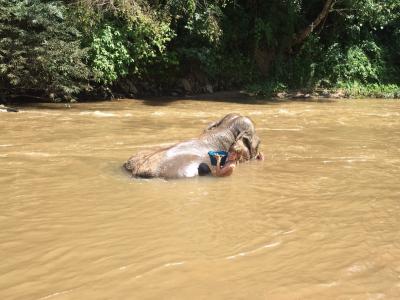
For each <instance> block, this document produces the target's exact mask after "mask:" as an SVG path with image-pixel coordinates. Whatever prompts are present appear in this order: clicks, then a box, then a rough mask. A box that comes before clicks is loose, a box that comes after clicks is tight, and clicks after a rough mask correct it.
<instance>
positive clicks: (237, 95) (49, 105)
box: [13, 91, 337, 110]
mask: <svg viewBox="0 0 400 300" xmlns="http://www.w3.org/2000/svg"><path fill="white" fill-rule="evenodd" d="M119 100H128V101H132V102H135V101H140V102H141V103H142V104H144V105H147V106H155V107H161V106H168V105H171V104H173V103H174V102H178V101H190V100H193V101H205V102H217V103H218V102H221V103H222V102H223V103H236V104H248V105H278V104H282V103H288V102H312V103H332V102H336V101H337V99H330V98H323V99H321V98H283V99H277V98H266V97H262V96H253V95H249V94H246V93H244V92H241V91H225V92H216V93H212V94H198V95H184V96H174V97H173V96H160V97H148V98H134V99H114V100H97V101H93V100H89V101H83V100H82V101H79V102H77V103H64V102H40V101H22V100H20V101H16V102H13V107H15V108H16V109H18V110H20V109H26V108H29V109H31V108H34V109H49V110H60V109H61V110H62V109H65V110H69V109H71V108H73V109H83V108H85V109H89V110H90V109H91V104H92V103H104V104H107V103H110V104H112V103H113V102H119Z"/></svg>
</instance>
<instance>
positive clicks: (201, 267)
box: [0, 100, 400, 300]
mask: <svg viewBox="0 0 400 300" xmlns="http://www.w3.org/2000/svg"><path fill="white" fill-rule="evenodd" d="M150 104H151V105H146V104H143V103H141V102H140V101H119V102H113V103H110V102H108V103H107V102H106V103H96V104H77V105H73V107H72V109H65V108H63V107H62V106H60V108H59V109H55V108H54V107H46V108H41V109H40V108H32V107H31V108H27V109H26V110H23V111H22V112H21V113H18V114H9V113H0V128H1V137H0V165H1V169H0V187H1V198H0V228H1V230H0V254H1V257H2V260H0V299H57V300H58V299H193V298H195V299H399V298H400V235H399V228H400V218H399V209H400V202H399V199H400V187H399V186H400V185H399V183H400V182H399V181H400V180H399V178H400V150H399V149H400V138H399V136H400V121H399V114H400V113H399V112H400V110H399V108H400V103H399V102H398V101H383V100H378V101H374V100H370V101H337V102H327V103H318V102H281V103H273V102H269V103H265V104H262V103H258V104H246V103H240V104H238V103H220V102H209V101H205V100H203V101H194V100H186V101H183V100H182V101H176V102H173V103H169V104H168V105H159V106H157V103H150ZM229 112H240V113H242V114H245V115H249V116H251V118H252V119H253V120H254V121H255V123H256V126H257V130H258V134H259V135H260V137H261V138H262V142H263V151H264V153H265V156H266V160H265V161H264V162H261V163H260V162H250V163H247V164H243V165H240V166H239V167H238V168H237V169H236V171H235V173H234V174H233V176H231V177H229V178H218V179H216V178H195V179H188V180H172V181H164V180H159V179H156V180H134V179H131V178H129V176H127V174H126V173H124V172H123V171H122V169H121V165H122V163H123V162H124V161H125V160H126V159H127V158H128V157H129V156H130V155H132V154H133V153H135V152H136V151H139V150H142V149H143V148H144V147H157V146H159V145H163V146H164V145H170V144H172V143H175V142H177V141H180V140H184V139H187V138H191V137H194V136H196V135H198V134H200V133H201V131H202V130H203V129H204V128H205V126H207V124H209V123H210V122H212V121H214V120H216V119H219V118H220V117H221V116H223V115H224V114H226V113H229Z"/></svg>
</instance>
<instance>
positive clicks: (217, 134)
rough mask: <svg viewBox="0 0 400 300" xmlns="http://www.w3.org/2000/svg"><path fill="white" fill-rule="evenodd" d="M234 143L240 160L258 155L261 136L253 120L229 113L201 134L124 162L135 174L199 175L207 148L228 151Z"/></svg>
mask: <svg viewBox="0 0 400 300" xmlns="http://www.w3.org/2000/svg"><path fill="white" fill-rule="evenodd" d="M234 143H236V144H237V145H239V146H240V147H241V148H242V149H243V151H244V156H243V160H249V159H253V158H255V157H256V156H257V155H258V146H259V143H260V139H259V138H258V136H257V135H256V134H255V128H254V124H253V122H252V121H251V120H250V119H249V118H248V117H244V116H241V115H238V114H228V115H226V116H225V117H224V118H222V119H221V120H219V121H218V122H215V123H213V124H211V125H210V126H209V127H208V128H207V129H206V130H205V131H204V132H203V134H202V135H200V137H198V138H196V139H191V140H188V141H184V142H181V143H178V144H176V145H173V146H171V147H167V148H161V149H158V150H155V151H154V150H153V151H145V152H140V153H137V154H136V155H134V156H132V157H131V158H129V159H128V161H127V162H126V163H125V164H124V167H125V169H126V170H127V171H129V172H131V173H132V175H133V176H134V177H143V178H153V177H160V178H166V179H169V178H183V177H193V176H197V175H198V166H199V164H200V163H206V164H209V163H210V158H209V156H208V151H219V150H224V151H228V150H229V148H230V147H231V146H232V145H233V144H234Z"/></svg>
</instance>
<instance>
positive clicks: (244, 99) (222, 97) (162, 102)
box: [142, 91, 336, 106]
mask: <svg viewBox="0 0 400 300" xmlns="http://www.w3.org/2000/svg"><path fill="white" fill-rule="evenodd" d="M182 100H185V101H187V100H194V101H212V102H225V103H237V104H250V105H262V104H268V105H277V104H281V103H287V102H313V103H331V102H335V101H336V99H329V98H326V99H317V98H285V99H276V98H275V99H273V98H265V97H261V96H252V95H249V94H246V93H243V92H240V91H229V92H217V93H213V94H200V95H193V96H192V95H186V96H178V97H152V98H144V99H142V101H143V104H145V105H149V106H167V105H170V104H172V103H174V102H177V101H182Z"/></svg>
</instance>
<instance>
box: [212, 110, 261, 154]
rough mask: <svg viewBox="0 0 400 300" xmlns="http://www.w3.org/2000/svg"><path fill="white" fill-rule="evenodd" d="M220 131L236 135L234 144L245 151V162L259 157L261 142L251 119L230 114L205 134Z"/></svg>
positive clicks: (214, 124)
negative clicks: (227, 131)
mask: <svg viewBox="0 0 400 300" xmlns="http://www.w3.org/2000/svg"><path fill="white" fill-rule="evenodd" d="M218 129H228V130H230V131H231V132H232V133H233V134H234V136H235V141H234V143H236V144H237V145H238V146H239V147H241V148H242V150H243V160H250V159H254V158H257V157H258V155H259V146H260V142H261V140H260V138H259V137H258V136H257V135H256V131H255V127H254V123H253V121H252V120H251V119H250V118H249V117H245V116H242V115H239V114H236V113H231V114H228V115H226V116H225V117H223V118H222V119H221V120H219V121H217V122H214V123H212V124H210V125H209V126H208V127H207V129H206V130H205V132H208V131H213V130H218Z"/></svg>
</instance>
